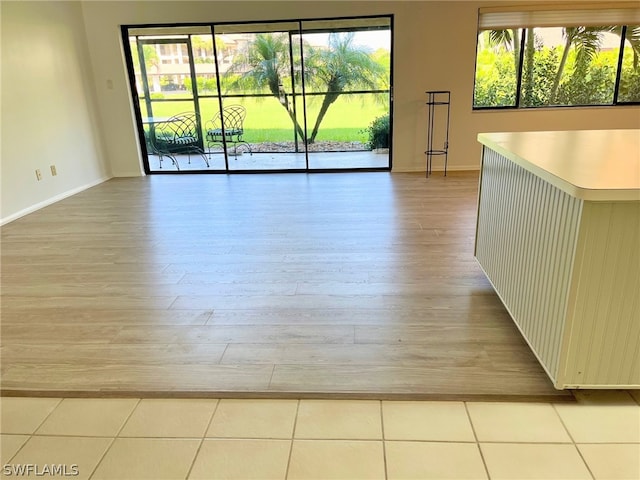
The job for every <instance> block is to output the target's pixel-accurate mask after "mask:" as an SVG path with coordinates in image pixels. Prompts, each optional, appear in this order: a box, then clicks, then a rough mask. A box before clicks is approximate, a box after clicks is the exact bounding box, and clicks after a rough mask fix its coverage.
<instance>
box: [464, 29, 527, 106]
mask: <svg viewBox="0 0 640 480" xmlns="http://www.w3.org/2000/svg"><path fill="white" fill-rule="evenodd" d="M521 34H522V30H521V29H512V30H488V31H484V32H480V34H479V35H478V50H477V54H476V79H475V89H474V95H473V106H474V107H502V106H511V107H514V106H515V104H516V89H517V78H516V75H517V73H516V72H517V71H518V64H519V62H520V38H521Z"/></svg>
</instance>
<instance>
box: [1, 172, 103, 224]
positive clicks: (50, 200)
mask: <svg viewBox="0 0 640 480" xmlns="http://www.w3.org/2000/svg"><path fill="white" fill-rule="evenodd" d="M111 178H113V177H101V178H99V179H97V180H94V181H93V182H90V183H87V184H86V185H82V186H80V187H76V188H73V189H71V190H67V191H66V192H63V193H60V194H58V195H56V196H54V197H51V198H48V199H47V200H44V201H42V202H39V203H36V204H35V205H31V206H30V207H27V208H25V209H23V210H20V211H19V212H16V213H14V214H12V215H9V216H8V217H5V218H3V219H0V225H5V224H7V223H9V222H13V221H14V220H17V219H18V218H20V217H24V216H25V215H28V214H30V213H33V212H35V211H36V210H40V209H41V208H44V207H48V206H49V205H51V204H54V203H56V202H59V201H60V200H63V199H65V198H67V197H71V196H72V195H75V194H76V193H80V192H82V191H84V190H87V189H88V188H91V187H95V186H96V185H99V184H101V183H103V182H106V181H107V180H110V179H111Z"/></svg>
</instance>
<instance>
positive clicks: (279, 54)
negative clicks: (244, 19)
mask: <svg viewBox="0 0 640 480" xmlns="http://www.w3.org/2000/svg"><path fill="white" fill-rule="evenodd" d="M289 62H290V57H289V38H288V35H287V34H285V33H260V34H258V35H256V36H255V38H254V39H253V41H252V42H251V43H250V44H249V45H248V49H247V52H246V53H244V54H241V55H236V57H235V59H234V61H233V65H232V66H231V68H229V70H228V71H227V72H226V73H225V76H227V77H231V78H232V77H234V76H238V78H236V79H234V80H231V82H230V83H229V88H231V89H238V88H243V89H246V88H253V89H257V90H264V89H265V88H266V89H267V90H268V91H269V93H271V94H272V95H273V96H274V97H276V98H277V99H278V100H279V101H280V105H282V106H283V107H284V108H285V109H286V110H287V113H288V114H289V117H290V118H291V121H292V122H293V125H294V128H295V129H296V132H297V133H298V135H299V136H300V138H304V130H303V129H302V127H301V126H300V124H299V123H298V120H297V118H296V115H295V112H294V111H293V108H292V106H291V105H289V102H288V101H287V100H286V96H285V94H284V90H283V87H282V85H283V81H284V78H286V77H287V76H290V75H291V73H290V71H289V68H290V67H289Z"/></svg>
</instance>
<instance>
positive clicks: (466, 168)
mask: <svg viewBox="0 0 640 480" xmlns="http://www.w3.org/2000/svg"><path fill="white" fill-rule="evenodd" d="M424 169H425V167H424V166H422V167H421V168H417V169H404V168H402V169H396V168H393V169H391V171H392V172H396V173H425V171H424ZM432 171H434V172H444V167H443V166H442V165H439V166H438V167H437V168H436V167H435V166H434V167H433V170H432ZM472 171H480V165H479V164H475V165H455V166H451V165H447V172H472Z"/></svg>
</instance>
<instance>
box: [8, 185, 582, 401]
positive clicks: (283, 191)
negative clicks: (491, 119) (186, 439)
mask: <svg viewBox="0 0 640 480" xmlns="http://www.w3.org/2000/svg"><path fill="white" fill-rule="evenodd" d="M477 184H478V175H477V173H473V172H471V173H455V172H454V173H450V174H449V176H448V177H446V178H445V177H442V174H441V173H436V174H435V175H433V176H432V177H431V178H429V179H426V178H424V176H423V175H420V174H400V173H397V174H391V173H336V174H308V175H307V174H263V175H172V176H167V175H163V176H149V177H143V178H126V179H125V178H122V179H113V180H110V181H108V182H105V183H103V184H101V185H99V186H96V187H94V188H91V189H89V190H86V191H84V192H82V193H80V194H77V195H75V196H73V197H70V198H68V199H65V200H63V201H60V202H58V203H56V204H54V205H51V206H49V207H47V208H44V209H42V210H39V211H37V212H35V213H32V214H30V215H28V216H25V217H23V218H21V219H19V220H16V221H14V222H12V223H10V224H8V225H5V226H4V227H3V228H2V310H1V314H2V318H1V334H2V340H1V341H2V347H1V360H2V363H1V369H2V371H1V373H2V378H1V386H2V389H3V393H4V394H5V395H11V394H22V395H64V396H96V395H97V396H127V395H134V396H137V397H150V396H163V397H166V396H178V397H179V396H184V397H189V396H194V397H195V396H215V397H217V398H219V397H224V396H233V397H239V396H240V397H242V396H248V397H261V396H262V397H294V398H308V397H316V398H323V397H337V398H340V397H345V398H379V399H394V398H414V399H417V398H439V399H482V398H499V397H500V398H502V397H509V398H511V399H527V400H530V399H547V400H549V399H553V400H557V399H562V398H565V397H570V395H569V394H568V393H566V392H559V391H556V390H554V389H553V387H552V386H551V383H550V381H549V380H548V378H547V376H546V374H545V373H544V372H543V370H542V368H541V367H540V365H539V364H538V362H537V361H536V359H535V357H534V355H533V354H532V353H531V351H530V350H529V348H528V347H527V345H526V344H525V342H524V340H523V339H522V337H521V335H520V334H519V332H518V330H517V329H516V327H515V325H514V324H513V322H512V321H511V319H510V317H509V315H508V313H507V312H506V310H505V308H504V307H503V305H502V304H501V302H500V300H499V299H498V297H497V295H496V294H495V292H494V290H493V288H492V287H491V285H490V283H489V282H488V280H487V279H486V277H485V276H484V274H483V273H482V271H481V270H480V268H479V267H478V265H477V264H476V262H475V260H474V258H473V243H474V229H475V216H476V202H477Z"/></svg>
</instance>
